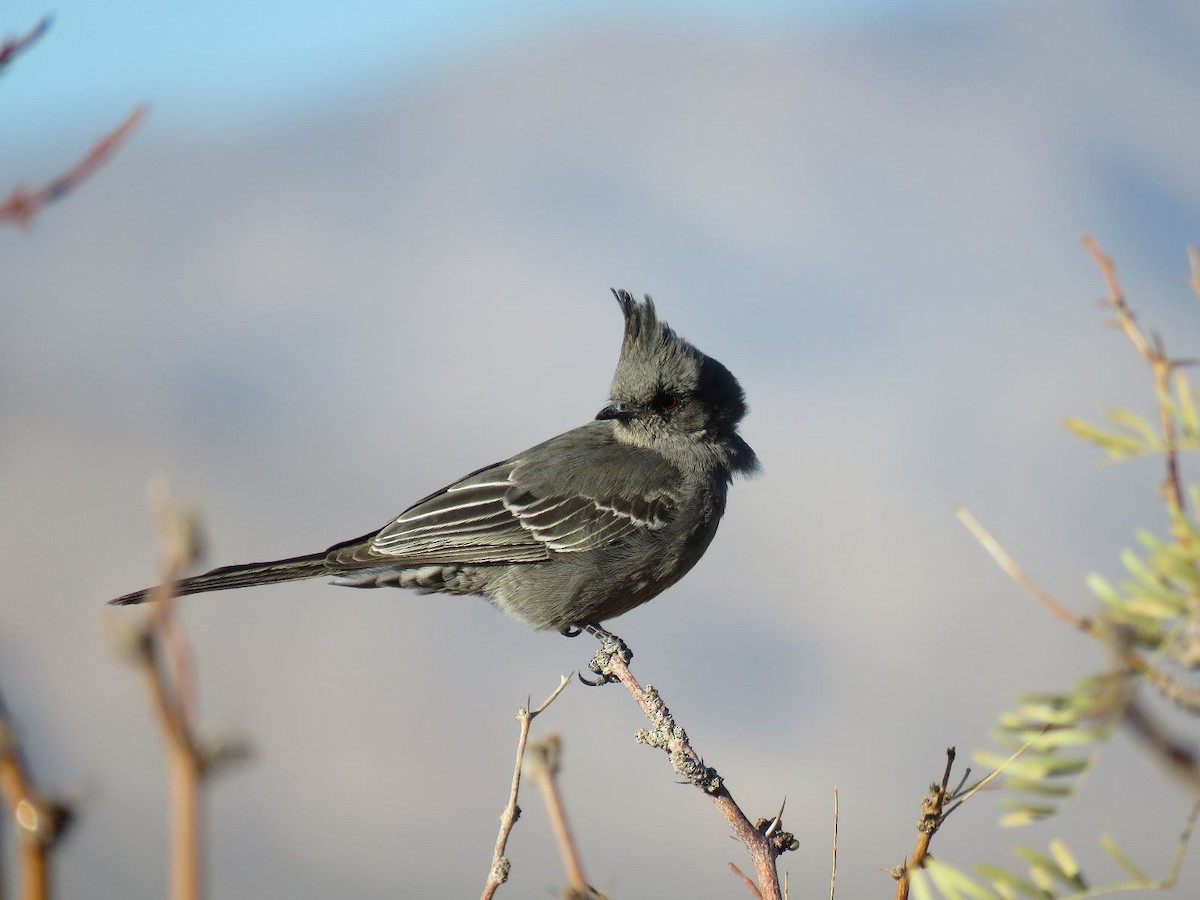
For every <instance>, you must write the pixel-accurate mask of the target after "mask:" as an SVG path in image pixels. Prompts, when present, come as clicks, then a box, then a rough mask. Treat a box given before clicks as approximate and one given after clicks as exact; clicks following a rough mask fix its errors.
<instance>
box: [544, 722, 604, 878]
mask: <svg viewBox="0 0 1200 900" xmlns="http://www.w3.org/2000/svg"><path fill="white" fill-rule="evenodd" d="M561 760H562V741H561V740H559V737H558V735H557V734H555V733H553V732H551V733H550V734H548V735H546V737H544V738H542V740H540V741H534V742H533V744H532V745H531V746H530V748H529V777H530V778H532V779H533V783H534V784H536V785H537V786H538V788H539V789H540V790H541V792H542V798H543V799H544V800H545V801H546V815H547V816H548V817H549V818H550V827H551V828H552V829H553V830H554V837H555V839H556V840H557V841H558V851H559V854H560V855H561V856H562V861H563V868H564V869H566V872H567V891H566V892H565V893H564V896H565V897H568V898H570V900H584V898H591V897H596V896H597V893H596V891H595V890H594V889H593V888H592V887H591V885H589V884H588V881H587V878H586V877H584V874H583V864H582V863H581V862H580V860H579V850H578V848H577V847H576V846H575V839H574V837H573V836H572V835H571V827H570V825H569V824H568V823H567V811H566V808H565V807H564V805H563V800H562V794H561V793H560V792H559V789H558V770H559V765H560V762H561Z"/></svg>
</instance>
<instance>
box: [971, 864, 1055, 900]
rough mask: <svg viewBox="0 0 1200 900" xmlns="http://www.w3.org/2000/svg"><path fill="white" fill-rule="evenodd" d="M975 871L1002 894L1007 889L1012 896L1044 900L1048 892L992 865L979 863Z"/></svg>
mask: <svg viewBox="0 0 1200 900" xmlns="http://www.w3.org/2000/svg"><path fill="white" fill-rule="evenodd" d="M975 871H976V872H978V873H979V874H980V875H982V876H983V877H984V878H986V879H988V880H989V881H990V882H991V883H992V886H993V887H994V888H995V889H996V890H997V891H998V892H999V893H1001V894H1003V893H1004V891H1005V890H1006V889H1007V890H1008V891H1009V892H1010V894H1011V893H1013V892H1015V893H1018V894H1021V895H1022V896H1025V897H1035V898H1037V900H1044V898H1045V897H1046V892H1045V891H1043V890H1041V889H1039V888H1038V887H1037V886H1036V885H1034V884H1033V883H1032V882H1030V881H1026V880H1025V879H1024V878H1021V877H1020V876H1019V875H1014V874H1013V873H1012V872H1008V871H1006V870H1004V869H1001V868H1000V867H999V866H993V865H992V864H990V863H979V864H978V865H977V866H975Z"/></svg>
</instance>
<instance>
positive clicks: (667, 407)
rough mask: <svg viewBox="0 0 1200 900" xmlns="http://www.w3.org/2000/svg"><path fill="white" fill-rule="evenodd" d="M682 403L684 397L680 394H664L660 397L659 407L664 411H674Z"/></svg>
mask: <svg viewBox="0 0 1200 900" xmlns="http://www.w3.org/2000/svg"><path fill="white" fill-rule="evenodd" d="M681 403H683V398H682V397H680V396H679V395H678V394H662V395H660V396H659V398H658V408H659V409H661V410H662V411H663V412H674V411H675V410H677V409H679V405H680V404H681Z"/></svg>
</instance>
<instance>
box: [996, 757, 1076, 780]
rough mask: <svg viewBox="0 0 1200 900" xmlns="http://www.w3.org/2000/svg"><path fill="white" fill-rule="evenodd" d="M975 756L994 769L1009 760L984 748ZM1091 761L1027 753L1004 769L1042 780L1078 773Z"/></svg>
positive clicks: (1023, 776) (1006, 771) (1007, 771)
mask: <svg viewBox="0 0 1200 900" xmlns="http://www.w3.org/2000/svg"><path fill="white" fill-rule="evenodd" d="M974 758H975V761H976V762H978V763H979V764H980V765H983V766H988V767H989V768H992V769H998V768H1000V766H1001V764H1003V763H1004V762H1005V761H1006V760H1007V757H1003V756H997V755H996V754H994V753H989V752H987V751H982V750H981V751H979V752H977V753H975V755H974ZM1090 762H1091V757H1090V756H1064V757H1059V756H1031V755H1030V754H1028V753H1027V754H1025V756H1022V757H1019V758H1018V759H1014V760H1012V761H1011V762H1009V763H1008V765H1007V766H1006V767H1005V769H1004V771H1005V773H1006V774H1008V775H1010V776H1015V777H1017V778H1027V779H1031V780H1034V781H1040V780H1041V779H1043V778H1052V777H1058V776H1063V775H1078V774H1079V773H1080V772H1082V771H1083V770H1084V769H1086V768H1087V767H1088V764H1089V763H1090Z"/></svg>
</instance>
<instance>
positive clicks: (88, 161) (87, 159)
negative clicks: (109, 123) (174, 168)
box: [0, 105, 147, 225]
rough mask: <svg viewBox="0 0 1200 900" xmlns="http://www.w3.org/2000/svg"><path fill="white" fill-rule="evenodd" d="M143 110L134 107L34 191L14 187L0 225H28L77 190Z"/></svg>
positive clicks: (0, 208)
mask: <svg viewBox="0 0 1200 900" xmlns="http://www.w3.org/2000/svg"><path fill="white" fill-rule="evenodd" d="M146 109H147V107H146V106H144V105H143V106H137V107H135V108H134V109H133V111H132V112H130V113H129V115H128V116H126V117H125V120H124V121H123V122H121V124H120V125H118V126H117V127H116V128H114V129H113V130H112V131H110V132H109V133H108V134H106V135H105V136H104V137H102V138H101V139H100V140H99V141H97V142H96V143H95V144H94V145H93V146H92V149H91V150H89V151H88V152H87V153H86V154H85V155H84V157H83V158H82V159H81V160H79V162H77V163H75V165H74V166H72V167H71V168H70V169H69V170H67V171H66V172H64V173H63V174H62V175H59V176H58V177H57V178H55V179H53V180H52V181H50V182H48V183H47V184H44V185H43V186H42V187H40V188H38V189H37V190H34V191H28V190H26V189H25V188H24V187H22V186H21V185H17V186H16V187H14V188H13V189H12V191H11V192H10V193H9V195H8V196H7V197H6V198H5V199H4V200H3V201H0V225H3V224H5V223H6V222H12V223H15V224H17V225H28V224H29V222H30V220H31V219H32V218H33V217H34V216H35V215H36V214H37V213H39V212H40V211H41V210H42V209H43V208H44V207H46V206H47V205H49V204H51V203H53V202H54V201H55V200H59V199H61V198H62V197H63V196H65V195H66V194H67V193H69V192H70V191H71V190H73V189H74V188H76V187H78V186H79V185H80V184H81V183H82V182H83V181H84V180H85V179H86V178H87V177H88V176H89V175H91V174H92V173H93V172H95V171H96V169H98V168H99V167H100V165H101V164H102V163H103V162H105V161H106V160H107V159H108V158H109V157H110V156H112V154H113V152H114V151H115V150H116V149H117V147H119V146H120V145H121V143H122V142H123V141H124V140H125V139H126V138H127V137H128V136H129V135H130V133H131V132H132V131H133V130H134V129H135V128H136V127H137V126H138V123H140V122H141V121H142V118H143V117H144V116H145V115H146Z"/></svg>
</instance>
